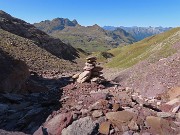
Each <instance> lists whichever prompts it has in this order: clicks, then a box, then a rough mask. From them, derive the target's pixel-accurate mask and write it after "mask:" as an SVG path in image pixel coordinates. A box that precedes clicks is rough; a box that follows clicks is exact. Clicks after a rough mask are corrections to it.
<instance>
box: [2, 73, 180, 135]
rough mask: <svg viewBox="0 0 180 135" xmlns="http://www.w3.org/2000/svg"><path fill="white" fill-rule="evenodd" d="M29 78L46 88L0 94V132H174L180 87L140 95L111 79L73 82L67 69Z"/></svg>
mask: <svg viewBox="0 0 180 135" xmlns="http://www.w3.org/2000/svg"><path fill="white" fill-rule="evenodd" d="M42 77H43V78H42ZM31 81H34V82H37V83H38V84H39V85H40V86H44V88H45V87H46V89H47V91H46V92H43V91H41V92H39V91H38V92H37V93H32V94H23V95H18V94H8V93H2V94H0V101H1V103H0V108H1V109H0V128H1V129H2V130H0V134H9V135H13V134H34V135H61V134H62V135H100V134H106V135H108V134H109V135H154V134H162V135H177V134H178V133H180V105H179V103H180V98H179V95H180V93H179V91H180V88H175V89H172V90H170V91H168V92H166V93H163V94H161V95H158V96H156V97H149V98H145V97H143V96H142V95H140V94H139V93H137V92H135V91H134V90H133V89H132V88H129V87H123V86H121V84H118V83H115V82H112V81H106V82H104V83H102V84H97V83H90V82H85V83H77V82H75V81H73V80H72V79H71V77H69V75H68V74H64V75H60V74H59V73H54V72H52V73H51V72H47V71H46V72H44V73H42V74H41V76H37V75H36V74H34V75H32V74H31ZM30 86H31V85H30ZM39 88H41V87H39ZM44 88H43V89H44ZM9 131H13V132H9ZM15 131H16V132H15ZM18 131H19V132H18Z"/></svg>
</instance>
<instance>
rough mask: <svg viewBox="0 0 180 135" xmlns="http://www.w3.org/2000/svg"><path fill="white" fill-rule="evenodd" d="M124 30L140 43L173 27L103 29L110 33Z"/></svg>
mask: <svg viewBox="0 0 180 135" xmlns="http://www.w3.org/2000/svg"><path fill="white" fill-rule="evenodd" d="M119 28H121V29H123V30H125V31H126V32H128V33H130V34H131V35H132V36H133V37H134V38H135V39H136V41H140V40H142V39H144V38H146V37H149V36H153V35H156V34H159V33H163V32H165V31H168V30H170V29H172V27H137V26H133V27H124V26H120V27H114V26H104V27H103V29H105V30H108V31H114V30H116V29H119Z"/></svg>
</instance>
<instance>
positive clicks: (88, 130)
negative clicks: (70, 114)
mask: <svg viewBox="0 0 180 135" xmlns="http://www.w3.org/2000/svg"><path fill="white" fill-rule="evenodd" d="M96 126H97V125H96V123H95V122H93V121H92V119H91V117H84V118H80V119H79V120H77V121H74V122H73V123H72V124H71V125H70V126H68V127H67V128H65V129H63V130H62V135H91V134H93V133H94V132H95V129H96Z"/></svg>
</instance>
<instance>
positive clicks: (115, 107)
mask: <svg viewBox="0 0 180 135" xmlns="http://www.w3.org/2000/svg"><path fill="white" fill-rule="evenodd" d="M113 111H114V112H116V111H120V104H117V103H116V104H113Z"/></svg>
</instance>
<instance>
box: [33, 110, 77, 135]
mask: <svg viewBox="0 0 180 135" xmlns="http://www.w3.org/2000/svg"><path fill="white" fill-rule="evenodd" d="M72 120H73V115H72V114H71V113H63V114H58V115H56V116H54V117H53V118H52V119H50V120H49V121H47V122H45V123H44V124H43V126H42V127H40V128H39V129H38V130H37V131H36V132H35V133H34V135H44V134H43V129H46V132H47V133H48V134H52V135H60V134H61V131H62V130H63V129H64V128H66V127H67V126H68V125H69V124H70V123H71V122H72Z"/></svg>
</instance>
